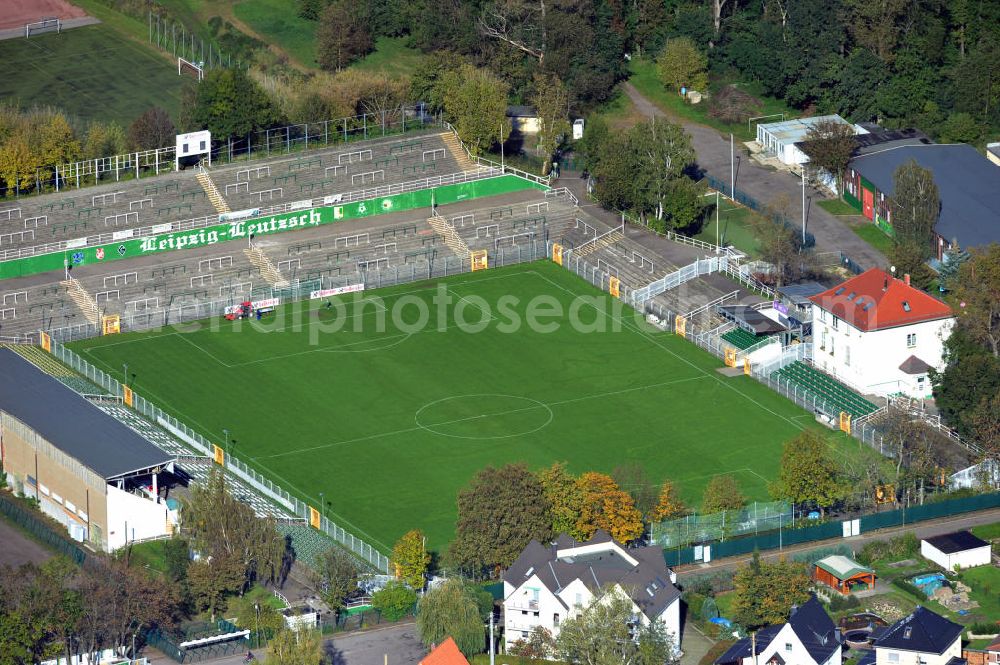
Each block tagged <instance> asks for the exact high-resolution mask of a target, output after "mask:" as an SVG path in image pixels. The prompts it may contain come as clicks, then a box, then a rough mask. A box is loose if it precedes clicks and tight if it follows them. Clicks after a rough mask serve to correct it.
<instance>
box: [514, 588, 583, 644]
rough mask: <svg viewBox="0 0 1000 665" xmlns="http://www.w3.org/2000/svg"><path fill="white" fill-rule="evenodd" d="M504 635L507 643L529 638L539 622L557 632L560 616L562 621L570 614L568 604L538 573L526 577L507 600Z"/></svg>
mask: <svg viewBox="0 0 1000 665" xmlns="http://www.w3.org/2000/svg"><path fill="white" fill-rule="evenodd" d="M503 607H504V636H505V641H506V642H507V646H508V647H509V646H510V645H512V644H513V643H514V642H517V641H518V640H520V639H526V638H527V637H528V636H529V635H530V634H531V631H532V630H534V629H535V626H542V627H543V628H545V629H547V630H548V631H549V632H551V633H552V634H553V635H556V634H557V633H558V629H557V628H556V625H555V624H556V617H557V616H558V621H559V622H562V620H563V619H565V618H566V614H567V610H566V607H565V606H564V605H563V604H562V602H560V600H559V598H557V597H556V596H555V594H553V593H552V592H551V591H549V589H548V588H547V587H546V586H545V585H544V584H542V581H541V580H540V579H538V576H537V575H532V576H531V577H529V578H528V579H527V580H525V581H524V582H523V583H521V585H520V586H519V587H517V589H515V590H514V592H513V593H511V594H509V595H508V596H507V598H506V599H504V603H503Z"/></svg>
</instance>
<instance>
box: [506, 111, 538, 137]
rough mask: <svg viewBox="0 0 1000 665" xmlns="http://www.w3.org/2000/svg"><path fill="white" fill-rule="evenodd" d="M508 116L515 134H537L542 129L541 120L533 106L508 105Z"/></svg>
mask: <svg viewBox="0 0 1000 665" xmlns="http://www.w3.org/2000/svg"><path fill="white" fill-rule="evenodd" d="M507 117H508V118H510V128H511V131H512V132H513V133H514V134H537V133H538V132H539V130H541V120H540V119H539V117H538V112H537V111H536V110H535V107H533V106H508V107H507Z"/></svg>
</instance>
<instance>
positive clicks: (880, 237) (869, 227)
mask: <svg viewBox="0 0 1000 665" xmlns="http://www.w3.org/2000/svg"><path fill="white" fill-rule="evenodd" d="M850 227H851V229H852V230H853V231H854V232H855V233H857V234H858V236H859V237H860V238H861V239H862V240H864V241H865V242H867V243H868V244H869V245H871V246H872V247H874V248H875V249H877V250H878V251H880V252H882V253H883V254H889V252H891V251H892V238H890V237H889V236H887V235H886V234H885V232H883V231H882V229H880V228H879V227H877V226H875V225H874V224H872V223H870V222H865V223H864V224H851V225H850Z"/></svg>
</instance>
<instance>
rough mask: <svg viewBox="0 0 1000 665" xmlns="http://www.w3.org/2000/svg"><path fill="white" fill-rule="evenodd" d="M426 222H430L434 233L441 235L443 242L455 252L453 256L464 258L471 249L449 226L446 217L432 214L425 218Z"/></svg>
mask: <svg viewBox="0 0 1000 665" xmlns="http://www.w3.org/2000/svg"><path fill="white" fill-rule="evenodd" d="M427 223H428V224H430V226H431V228H432V229H434V232H435V233H437V234H438V235H439V236H441V238H442V239H443V240H444V244H445V245H447V246H448V249H450V250H451V251H452V252H454V253H455V256H457V257H459V258H461V259H465V258H466V257H468V256H469V253H470V251H471V250H470V249H469V246H468V245H467V244H465V241H464V240H462V237H461V236H460V235H458V232H457V231H455V229H453V228H451V225H449V224H448V220H447V219H445V218H444V217H442V216H441V215H434V216H433V217H431V218H429V219H428V220H427Z"/></svg>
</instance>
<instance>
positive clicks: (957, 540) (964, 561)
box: [920, 531, 990, 570]
mask: <svg viewBox="0 0 1000 665" xmlns="http://www.w3.org/2000/svg"><path fill="white" fill-rule="evenodd" d="M920 555H921V556H922V557H924V558H925V559H930V560H931V561H933V562H934V563H936V564H937V565H939V566H941V567H942V568H944V569H945V570H955V568H956V567H958V568H972V567H974V566H985V565H987V564H989V562H990V544H989V543H988V542H986V541H985V540H983V539H982V538H978V537H977V536H974V535H973V534H971V533H969V532H968V531H956V532H954V533H946V534H942V535H940V536H934V537H932V538H924V539H923V540H921V541H920Z"/></svg>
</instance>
